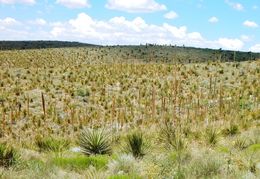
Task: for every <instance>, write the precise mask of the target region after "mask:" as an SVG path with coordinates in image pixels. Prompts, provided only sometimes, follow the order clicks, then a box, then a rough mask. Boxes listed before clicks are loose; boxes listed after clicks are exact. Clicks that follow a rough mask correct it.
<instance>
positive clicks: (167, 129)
mask: <svg viewBox="0 0 260 179" xmlns="http://www.w3.org/2000/svg"><path fill="white" fill-rule="evenodd" d="M160 137H161V140H162V141H163V142H164V143H165V145H166V148H167V149H170V150H171V149H174V150H175V151H182V150H184V149H186V147H187V144H186V142H185V140H184V137H183V136H182V135H181V134H180V132H177V130H176V129H175V128H174V126H173V125H172V124H171V123H169V122H167V123H165V124H164V126H163V127H162V128H161V134H160Z"/></svg>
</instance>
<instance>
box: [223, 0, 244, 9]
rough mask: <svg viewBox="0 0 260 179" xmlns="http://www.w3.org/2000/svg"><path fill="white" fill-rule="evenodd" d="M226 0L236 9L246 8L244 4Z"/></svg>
mask: <svg viewBox="0 0 260 179" xmlns="http://www.w3.org/2000/svg"><path fill="white" fill-rule="evenodd" d="M225 2H226V3H227V4H228V5H229V6H231V7H232V8H233V9H235V10H238V11H242V10H244V6H243V5H242V4H240V3H238V2H233V1H230V0H225Z"/></svg>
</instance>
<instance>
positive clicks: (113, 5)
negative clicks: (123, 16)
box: [106, 0, 167, 13]
mask: <svg viewBox="0 0 260 179" xmlns="http://www.w3.org/2000/svg"><path fill="white" fill-rule="evenodd" d="M106 8H108V9H112V10H119V11H126V12H130V13H140V12H155V11H162V10H166V9H167V8H166V6H165V5H164V4H159V3H157V2H156V1H155V0H108V2H107V4H106Z"/></svg>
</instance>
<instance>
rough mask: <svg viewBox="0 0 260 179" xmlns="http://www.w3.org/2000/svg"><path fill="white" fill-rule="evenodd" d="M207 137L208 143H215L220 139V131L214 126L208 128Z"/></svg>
mask: <svg viewBox="0 0 260 179" xmlns="http://www.w3.org/2000/svg"><path fill="white" fill-rule="evenodd" d="M205 139H206V142H207V143H208V144H210V145H215V144H217V142H218V140H219V132H218V131H217V130H216V129H214V128H207V129H206V132H205Z"/></svg>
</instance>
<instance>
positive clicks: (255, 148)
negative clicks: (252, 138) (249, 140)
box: [248, 144, 260, 152]
mask: <svg viewBox="0 0 260 179" xmlns="http://www.w3.org/2000/svg"><path fill="white" fill-rule="evenodd" d="M248 150H249V151H252V152H259V151H260V144H253V145H250V146H249V147H248Z"/></svg>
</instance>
